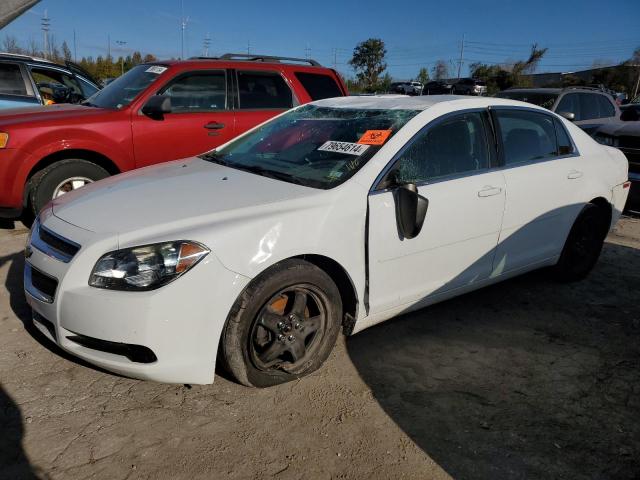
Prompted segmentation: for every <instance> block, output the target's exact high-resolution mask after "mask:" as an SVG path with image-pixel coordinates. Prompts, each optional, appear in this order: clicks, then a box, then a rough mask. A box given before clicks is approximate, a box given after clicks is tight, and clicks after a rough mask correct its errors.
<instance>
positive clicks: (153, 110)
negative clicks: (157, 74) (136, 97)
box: [142, 95, 171, 120]
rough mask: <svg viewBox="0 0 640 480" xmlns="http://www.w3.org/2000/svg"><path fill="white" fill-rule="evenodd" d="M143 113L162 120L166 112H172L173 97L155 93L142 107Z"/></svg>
mask: <svg viewBox="0 0 640 480" xmlns="http://www.w3.org/2000/svg"><path fill="white" fill-rule="evenodd" d="M142 113H144V114H145V115H146V116H147V117H151V118H153V119H158V120H162V118H163V117H164V114H165V113H171V97H168V96H166V95H154V96H153V97H151V98H150V99H149V100H147V103H145V104H144V107H142Z"/></svg>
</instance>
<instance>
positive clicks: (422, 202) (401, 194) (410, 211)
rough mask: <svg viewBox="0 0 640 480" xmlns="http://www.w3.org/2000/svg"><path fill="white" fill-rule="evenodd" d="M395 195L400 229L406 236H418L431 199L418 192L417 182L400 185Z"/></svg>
mask: <svg viewBox="0 0 640 480" xmlns="http://www.w3.org/2000/svg"><path fill="white" fill-rule="evenodd" d="M394 197H395V201H396V219H397V222H398V230H399V231H400V233H401V234H402V236H403V237H404V238H414V237H417V236H418V234H419V233H420V230H422V225H423V224H424V218H425V216H426V215H427V209H428V208H429V200H427V199H426V198H424V197H423V196H421V195H419V194H418V188H417V187H416V185H415V183H407V184H405V185H400V186H399V187H397V188H396V190H395V192H394Z"/></svg>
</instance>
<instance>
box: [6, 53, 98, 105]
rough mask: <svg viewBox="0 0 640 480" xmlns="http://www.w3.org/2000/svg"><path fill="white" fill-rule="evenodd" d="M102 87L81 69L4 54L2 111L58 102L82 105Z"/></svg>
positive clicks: (71, 65)
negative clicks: (82, 102)
mask: <svg viewBox="0 0 640 480" xmlns="http://www.w3.org/2000/svg"><path fill="white" fill-rule="evenodd" d="M99 89H100V87H99V86H98V82H97V81H95V80H94V79H92V78H91V75H89V74H88V73H87V72H85V71H84V70H82V69H81V68H80V67H79V66H77V65H75V64H73V63H71V62H67V64H66V65H64V66H63V65H59V64H57V63H54V62H51V61H49V60H44V59H42V58H35V57H30V56H27V55H16V54H12V53H0V111H1V110H2V109H6V108H16V107H32V106H35V105H51V104H54V103H80V102H81V101H83V100H85V99H87V98H89V97H90V96H91V95H93V94H94V93H96V92H97V91H98V90H99Z"/></svg>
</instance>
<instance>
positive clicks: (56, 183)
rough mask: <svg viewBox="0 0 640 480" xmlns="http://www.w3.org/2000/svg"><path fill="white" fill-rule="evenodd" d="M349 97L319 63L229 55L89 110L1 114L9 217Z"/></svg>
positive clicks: (1, 175)
mask: <svg viewBox="0 0 640 480" xmlns="http://www.w3.org/2000/svg"><path fill="white" fill-rule="evenodd" d="M343 95H347V89H346V87H345V85H344V83H343V82H342V80H341V78H340V76H339V75H338V74H337V73H336V71H335V70H332V69H329V68H324V67H322V66H320V64H318V63H317V62H316V61H314V60H303V59H295V58H285V57H270V56H256V55H237V54H226V55H223V56H221V57H219V58H196V59H190V60H185V61H168V62H157V63H152V64H143V65H138V66H136V67H134V68H133V69H131V70H130V71H129V72H127V73H126V74H125V75H123V76H122V77H120V78H118V79H117V80H115V81H113V82H112V83H110V84H109V85H107V87H105V88H104V89H103V90H100V91H99V92H97V93H96V94H94V95H93V96H92V97H90V98H89V99H87V100H86V101H85V102H83V103H82V104H81V105H54V106H49V107H35V108H23V109H20V110H17V109H16V110H5V111H4V112H2V114H0V217H4V218H17V217H18V216H20V215H21V214H22V213H24V214H25V215H23V218H26V219H29V218H32V216H33V215H34V214H35V213H37V212H38V211H39V210H40V209H41V208H42V207H43V206H44V205H45V204H46V203H47V202H49V201H50V200H51V199H52V198H55V197H57V196H59V195H62V194H64V193H65V192H68V191H70V190H73V189H76V188H79V187H81V186H83V185H85V184H87V183H90V182H93V181H96V180H100V179H102V178H104V177H107V176H109V175H115V174H117V173H120V172H125V171H127V170H131V169H134V168H139V167H144V166H147V165H152V164H155V163H160V162H166V161H168V160H175V159H179V158H185V157H190V156H193V155H196V154H199V153H203V152H205V151H207V150H211V149H212V148H215V147H217V146H219V145H221V144H223V143H225V142H226V141H228V140H230V139H232V138H233V137H235V136H236V135H239V134H241V133H243V132H245V131H246V130H248V129H250V128H252V127H254V126H256V125H258V124H260V123H262V122H264V121H265V120H267V119H269V118H271V117H273V116H274V115H276V114H278V113H280V112H282V111H284V110H286V109H288V108H291V107H293V106H295V105H300V104H303V103H307V102H310V101H312V100H318V99H322V98H329V97H336V96H343Z"/></svg>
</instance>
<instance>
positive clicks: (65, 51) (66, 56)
mask: <svg viewBox="0 0 640 480" xmlns="http://www.w3.org/2000/svg"><path fill="white" fill-rule="evenodd" d="M62 56H63V57H64V59H65V61H67V62H70V61H71V60H73V55H71V50H70V49H69V45H67V41H66V40H65V41H63V42H62Z"/></svg>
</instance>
